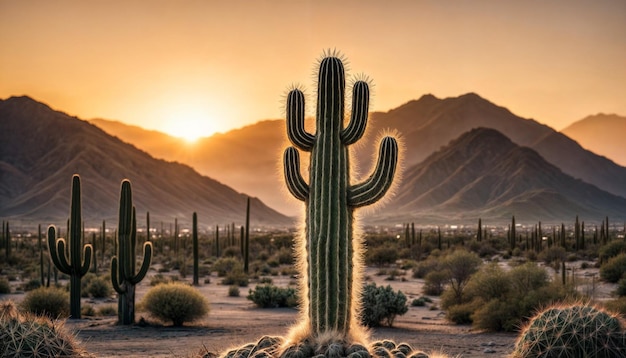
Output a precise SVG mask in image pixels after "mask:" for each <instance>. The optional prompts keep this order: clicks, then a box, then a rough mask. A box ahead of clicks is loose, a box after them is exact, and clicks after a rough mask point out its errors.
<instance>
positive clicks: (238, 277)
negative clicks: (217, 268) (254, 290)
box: [222, 266, 248, 287]
mask: <svg viewBox="0 0 626 358" xmlns="http://www.w3.org/2000/svg"><path fill="white" fill-rule="evenodd" d="M222 285H229V286H230V285H237V286H239V287H246V286H248V275H246V274H245V273H244V272H243V269H242V268H241V267H239V266H237V267H235V268H234V269H233V270H232V271H230V272H228V273H227V274H226V275H225V276H224V278H223V279H222Z"/></svg>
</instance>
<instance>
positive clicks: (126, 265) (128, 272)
mask: <svg viewBox="0 0 626 358" xmlns="http://www.w3.org/2000/svg"><path fill="white" fill-rule="evenodd" d="M119 209H120V210H119V224H118V231H117V241H118V243H117V248H118V251H117V256H113V258H112V259H111V283H112V284H113V288H114V289H115V291H116V292H117V293H118V312H117V316H118V319H119V323H120V324H122V325H130V324H133V323H134V321H135V285H137V284H138V283H139V282H141V280H143V278H144V277H145V276H146V273H147V272H148V269H149V268H150V261H151V259H152V243H151V242H145V243H144V244H143V261H142V264H141V268H140V269H139V272H137V274H135V243H136V240H137V220H136V217H135V208H134V207H133V197H132V190H131V185H130V181H128V180H123V181H122V189H121V194H120V208H119Z"/></svg>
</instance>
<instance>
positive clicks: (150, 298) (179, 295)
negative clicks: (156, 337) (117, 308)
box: [140, 282, 209, 326]
mask: <svg viewBox="0 0 626 358" xmlns="http://www.w3.org/2000/svg"><path fill="white" fill-rule="evenodd" d="M140 305H141V307H142V308H143V309H145V310H146V311H148V312H149V313H150V314H151V315H153V316H154V317H156V318H158V319H160V320H163V321H171V322H172V324H173V325H174V326H182V325H183V323H185V322H191V321H195V320H197V319H200V318H202V317H204V316H205V315H206V314H207V313H208V312H209V302H208V301H207V299H206V298H204V296H202V294H201V293H200V292H199V291H198V290H197V289H195V288H193V287H191V286H188V285H186V284H182V283H177V282H174V283H166V284H162V285H157V286H154V287H152V288H150V289H149V290H148V292H146V294H145V296H144V297H143V299H142V300H141V303H140Z"/></svg>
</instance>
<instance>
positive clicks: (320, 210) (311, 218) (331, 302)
mask: <svg viewBox="0 0 626 358" xmlns="http://www.w3.org/2000/svg"><path fill="white" fill-rule="evenodd" d="M344 92H345V74H344V68H343V64H342V62H341V60H340V59H339V58H337V57H326V58H324V59H323V60H322V62H321V64H320V70H319V78H318V92H317V118H316V130H317V132H316V133H315V134H314V135H313V134H310V133H308V132H307V131H306V130H305V128H304V94H303V93H302V92H301V91H300V90H298V89H294V90H292V91H291V92H290V93H289V95H288V97H287V135H288V136H289V139H290V140H291V142H292V143H293V144H294V145H295V146H296V147H297V148H299V149H300V150H303V151H308V152H311V158H310V168H309V173H310V176H309V181H308V183H307V182H306V181H305V180H304V178H302V176H301V174H300V167H299V166H300V163H299V162H300V160H299V152H298V150H297V149H296V148H294V147H289V148H287V150H286V151H285V155H284V166H285V181H286V183H287V187H288V189H289V191H290V192H291V193H292V194H293V195H294V196H295V197H296V198H298V199H299V200H302V201H304V202H305V205H306V219H305V232H304V240H305V242H304V245H301V246H303V247H305V249H306V253H300V266H301V267H302V268H306V270H307V274H306V281H305V282H303V286H304V287H301V291H303V292H306V295H304V294H303V296H305V297H306V299H305V301H304V302H303V304H306V306H307V307H304V308H305V311H306V312H307V316H306V317H304V318H303V320H305V321H304V322H303V324H304V326H303V327H302V328H303V329H304V331H308V334H309V335H310V336H311V337H313V338H315V337H320V336H322V335H325V334H327V333H329V332H332V336H334V337H336V338H341V340H352V339H354V338H355V337H357V336H359V335H360V333H357V332H356V331H360V324H359V319H358V317H357V314H358V308H359V301H360V297H359V295H358V294H357V293H358V292H360V287H361V282H360V281H359V280H358V278H359V276H360V274H359V273H358V272H356V273H355V271H357V270H361V257H360V255H361V252H360V251H361V248H360V246H361V243H360V241H359V239H355V237H354V215H353V212H354V209H355V208H357V207H360V206H364V205H369V204H372V203H374V202H376V201H378V200H379V199H381V198H382V197H383V196H384V194H385V193H386V192H387V190H388V189H389V187H390V186H391V183H392V181H393V176H394V173H395V169H396V163H397V161H398V144H397V143H396V140H395V139H394V138H391V137H385V138H383V140H382V142H381V144H380V152H379V157H378V163H377V166H376V169H375V170H374V173H373V174H372V175H371V176H370V177H369V178H368V179H367V180H366V181H365V182H363V183H360V184H356V185H351V184H350V163H349V155H348V145H350V144H353V143H355V142H356V141H357V140H359V139H360V138H361V137H362V136H363V134H364V132H365V127H366V124H367V115H368V104H369V86H368V84H367V83H366V82H364V81H357V82H356V83H355V84H354V86H353V94H352V115H351V118H350V122H349V123H348V125H347V126H345V127H344V126H343V122H344V108H345V104H344V96H345V93H344ZM353 330H355V332H353Z"/></svg>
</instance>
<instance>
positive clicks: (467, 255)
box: [441, 250, 482, 303]
mask: <svg viewBox="0 0 626 358" xmlns="http://www.w3.org/2000/svg"><path fill="white" fill-rule="evenodd" d="M481 264H482V260H481V259H480V257H478V255H476V254H475V253H473V252H469V251H465V250H457V251H454V252H453V253H451V254H450V255H448V256H446V257H444V259H443V260H442V263H441V267H442V268H443V271H442V272H443V273H445V274H446V278H447V281H448V284H449V288H450V290H452V292H454V296H455V299H456V302H457V303H463V302H462V301H463V291H464V290H465V286H466V285H467V282H468V281H469V279H470V277H471V276H472V275H473V274H474V273H475V272H476V271H478V268H479V267H480V265H481Z"/></svg>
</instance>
